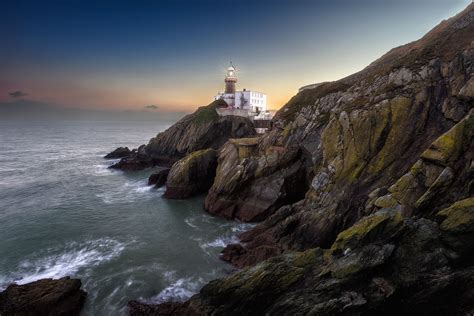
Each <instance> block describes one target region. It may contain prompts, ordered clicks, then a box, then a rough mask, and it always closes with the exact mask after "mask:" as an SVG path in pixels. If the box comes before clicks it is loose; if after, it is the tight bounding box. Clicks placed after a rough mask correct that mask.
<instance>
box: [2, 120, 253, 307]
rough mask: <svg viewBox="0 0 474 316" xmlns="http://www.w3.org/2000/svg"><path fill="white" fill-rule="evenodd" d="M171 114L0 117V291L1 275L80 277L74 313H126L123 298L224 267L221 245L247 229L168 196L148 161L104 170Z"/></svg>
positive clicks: (172, 293) (150, 297)
mask: <svg viewBox="0 0 474 316" xmlns="http://www.w3.org/2000/svg"><path fill="white" fill-rule="evenodd" d="M171 124H172V122H168V123H163V122H161V123H160V122H94V121H82V122H78V121H55V122H37V123H32V122H0V291H1V290H3V289H5V288H6V287H7V286H8V284H10V283H13V282H15V283H19V284H23V283H28V282H32V281H35V280H38V279H41V278H60V277H63V276H71V277H73V278H80V279H81V280H82V282H83V289H84V290H86V291H87V293H88V295H87V300H86V305H85V308H84V309H83V312H82V315H120V314H126V312H127V308H126V304H127V301H129V300H132V299H141V300H144V301H148V302H155V303H159V302H163V301H166V300H184V299H186V298H189V297H190V296H191V295H193V294H195V293H196V292H197V291H199V289H200V288H201V287H202V286H203V285H204V284H205V283H207V282H209V281H210V280H212V279H215V278H217V277H220V276H223V275H225V274H226V273H228V272H230V271H231V269H232V267H230V266H229V265H227V264H226V263H224V262H222V261H220V260H219V259H218V256H219V252H220V251H221V250H222V249H223V247H224V246H225V245H226V244H228V243H231V242H235V241H236V235H237V234H238V233H239V232H241V231H243V230H246V229H248V228H249V226H247V225H245V224H239V223H235V222H232V221H226V220H223V219H219V218H215V217H212V216H210V215H209V214H207V213H206V212H205V211H204V210H203V200H204V197H203V196H198V197H195V198H191V199H187V200H167V199H164V198H163V192H164V190H163V189H158V190H157V189H154V188H153V187H150V186H147V179H148V176H149V175H150V173H152V171H153V169H147V170H144V171H139V172H122V171H117V170H111V169H108V167H109V166H110V165H111V164H112V163H113V162H115V161H116V160H105V159H103V158H102V157H103V156H104V155H105V154H106V153H108V152H110V151H112V150H113V149H115V148H116V147H119V146H129V147H137V146H139V145H140V144H143V143H147V142H148V140H149V139H150V138H151V137H153V136H154V135H156V134H157V132H160V131H163V130H164V129H166V128H167V127H168V126H170V125H171Z"/></svg>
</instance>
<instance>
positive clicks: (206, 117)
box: [106, 100, 255, 171]
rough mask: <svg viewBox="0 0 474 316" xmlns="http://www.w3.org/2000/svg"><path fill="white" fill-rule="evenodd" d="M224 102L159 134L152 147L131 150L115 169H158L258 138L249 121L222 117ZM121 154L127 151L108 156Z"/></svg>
mask: <svg viewBox="0 0 474 316" xmlns="http://www.w3.org/2000/svg"><path fill="white" fill-rule="evenodd" d="M222 102H224V101H222V100H218V101H214V102H212V103H211V104H209V105H207V106H203V107H200V108H199V109H198V110H196V112H194V113H192V114H189V115H187V116H185V117H184V118H182V119H181V120H179V121H178V122H177V123H175V124H173V126H171V127H170V128H168V129H167V130H166V131H164V132H161V133H159V134H158V135H156V137H154V138H152V139H151V140H150V141H149V142H148V144H146V145H141V146H140V147H138V148H136V149H134V150H132V151H129V153H128V154H126V155H124V156H122V157H123V158H122V159H121V160H120V161H119V162H117V163H116V164H114V165H112V166H111V168H113V169H120V170H125V171H130V170H142V169H145V168H149V167H154V166H168V167H170V166H171V165H173V164H174V163H175V162H176V161H178V160H179V159H181V158H184V157H185V156H186V155H188V154H190V153H192V152H194V151H198V150H201V149H209V148H211V149H219V148H220V147H221V146H222V145H223V144H224V143H225V142H226V141H227V140H228V139H229V138H240V137H248V136H253V135H255V128H254V126H253V123H252V122H251V121H250V120H249V119H248V118H244V117H239V116H222V117H220V116H218V115H217V112H216V111H215V108H216V107H218V106H222ZM127 149H128V148H127ZM119 153H124V149H123V148H117V149H116V150H114V151H113V152H111V153H110V154H108V155H107V156H109V157H110V156H112V157H114V156H116V154H119ZM107 156H106V157H107ZM117 158H120V157H117Z"/></svg>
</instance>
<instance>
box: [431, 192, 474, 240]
mask: <svg viewBox="0 0 474 316" xmlns="http://www.w3.org/2000/svg"><path fill="white" fill-rule="evenodd" d="M437 217H438V218H440V219H442V222H441V224H440V228H441V229H442V230H444V231H449V232H453V233H471V232H474V198H472V197H471V198H467V199H464V200H461V201H457V202H455V203H453V204H452V205H451V206H450V207H448V208H445V209H443V210H441V211H439V212H438V214H437Z"/></svg>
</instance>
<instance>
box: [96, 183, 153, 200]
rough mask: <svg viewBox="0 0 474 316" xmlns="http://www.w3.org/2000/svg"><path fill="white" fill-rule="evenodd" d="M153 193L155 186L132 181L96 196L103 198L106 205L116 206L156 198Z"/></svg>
mask: <svg viewBox="0 0 474 316" xmlns="http://www.w3.org/2000/svg"><path fill="white" fill-rule="evenodd" d="M152 191H153V186H152V185H148V184H147V183H146V181H144V180H141V181H133V182H132V181H130V182H126V183H125V184H123V185H122V186H120V187H118V188H110V191H107V192H103V193H98V194H96V196H97V197H98V198H101V199H102V201H104V203H106V204H114V203H121V202H133V201H136V200H139V199H140V200H142V199H143V198H146V197H148V198H152V197H156V196H157V195H156V194H151V193H155V192H152Z"/></svg>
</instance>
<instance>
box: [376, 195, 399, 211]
mask: <svg viewBox="0 0 474 316" xmlns="http://www.w3.org/2000/svg"><path fill="white" fill-rule="evenodd" d="M397 204H398V201H397V200H395V199H394V198H393V197H392V195H391V194H387V195H384V196H381V197H379V198H378V199H377V200H375V202H374V205H375V206H377V207H380V208H386V207H394V206H396V205H397Z"/></svg>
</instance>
